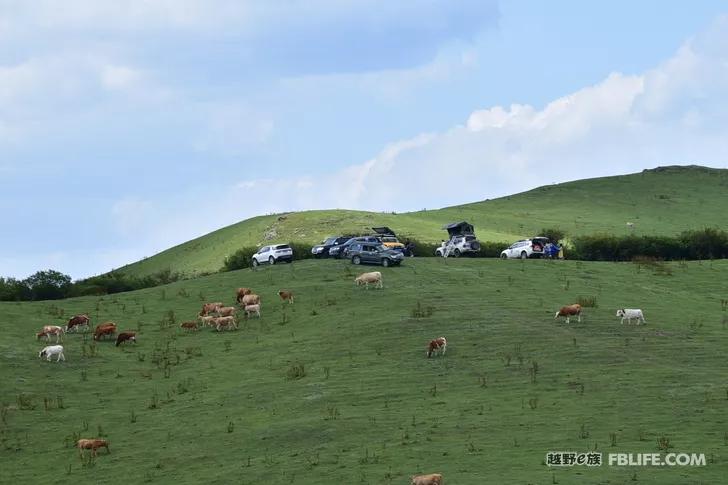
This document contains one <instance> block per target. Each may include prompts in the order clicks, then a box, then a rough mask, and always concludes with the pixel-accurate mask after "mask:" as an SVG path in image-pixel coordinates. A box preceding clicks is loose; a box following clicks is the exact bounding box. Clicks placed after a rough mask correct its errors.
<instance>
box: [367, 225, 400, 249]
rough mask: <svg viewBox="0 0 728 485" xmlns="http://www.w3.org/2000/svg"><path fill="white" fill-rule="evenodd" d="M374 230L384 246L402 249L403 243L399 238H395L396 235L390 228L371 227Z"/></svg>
mask: <svg viewBox="0 0 728 485" xmlns="http://www.w3.org/2000/svg"><path fill="white" fill-rule="evenodd" d="M372 229H373V230H374V232H376V233H377V236H378V237H379V239H380V240H381V241H382V244H384V246H386V247H387V248H389V249H395V250H398V251H404V244H402V243H401V242H399V239H397V235H396V234H395V233H394V231H393V230H391V229H390V228H388V227H386V226H385V227H372Z"/></svg>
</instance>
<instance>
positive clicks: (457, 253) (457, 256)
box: [452, 248, 460, 258]
mask: <svg viewBox="0 0 728 485" xmlns="http://www.w3.org/2000/svg"><path fill="white" fill-rule="evenodd" d="M452 255H453V256H455V257H456V258H459V257H460V250H459V249H457V248H456V249H455V251H453V252H452Z"/></svg>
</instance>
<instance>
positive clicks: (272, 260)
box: [268, 256, 276, 265]
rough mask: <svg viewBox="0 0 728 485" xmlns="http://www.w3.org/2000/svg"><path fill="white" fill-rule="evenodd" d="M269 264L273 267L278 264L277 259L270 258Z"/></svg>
mask: <svg viewBox="0 0 728 485" xmlns="http://www.w3.org/2000/svg"><path fill="white" fill-rule="evenodd" d="M268 263H269V264H271V265H273V264H276V258H274V257H273V256H271V257H270V258H268Z"/></svg>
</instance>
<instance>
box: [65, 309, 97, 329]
mask: <svg viewBox="0 0 728 485" xmlns="http://www.w3.org/2000/svg"><path fill="white" fill-rule="evenodd" d="M90 322H91V319H90V318H89V317H88V315H87V314H85V313H83V314H81V315H75V316H73V317H71V319H70V320H69V321H68V324H66V332H70V331H71V330H73V331H74V332H75V331H77V330H78V327H88V326H89V323H90Z"/></svg>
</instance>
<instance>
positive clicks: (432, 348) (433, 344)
mask: <svg viewBox="0 0 728 485" xmlns="http://www.w3.org/2000/svg"><path fill="white" fill-rule="evenodd" d="M446 350H447V339H446V338H445V337H440V338H436V339H435V340H430V343H429V344H428V345H427V357H428V358H429V357H432V354H434V353H437V352H439V353H440V355H445V351H446Z"/></svg>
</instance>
